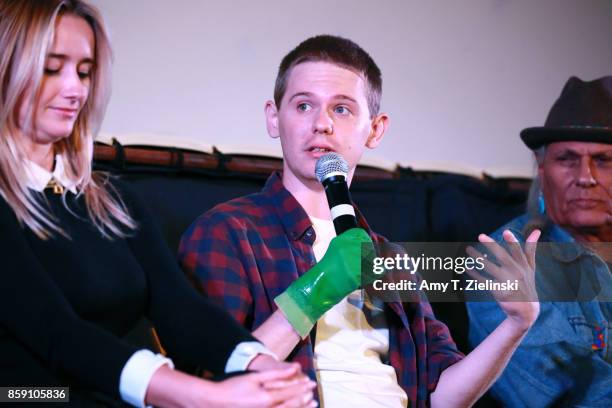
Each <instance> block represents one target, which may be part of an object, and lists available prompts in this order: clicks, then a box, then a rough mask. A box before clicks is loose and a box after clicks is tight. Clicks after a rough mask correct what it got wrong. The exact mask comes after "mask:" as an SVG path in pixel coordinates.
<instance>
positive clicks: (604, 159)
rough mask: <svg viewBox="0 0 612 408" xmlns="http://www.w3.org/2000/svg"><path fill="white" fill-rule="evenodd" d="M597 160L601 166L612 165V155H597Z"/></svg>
mask: <svg viewBox="0 0 612 408" xmlns="http://www.w3.org/2000/svg"><path fill="white" fill-rule="evenodd" d="M595 162H596V163H597V164H598V165H600V166H605V167H608V166H612V157H610V156H601V157H596V158H595Z"/></svg>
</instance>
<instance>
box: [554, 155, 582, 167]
mask: <svg viewBox="0 0 612 408" xmlns="http://www.w3.org/2000/svg"><path fill="white" fill-rule="evenodd" d="M557 161H558V162H559V163H561V164H563V165H572V164H574V163H576V162H578V158H577V157H575V156H572V155H561V156H559V157H557Z"/></svg>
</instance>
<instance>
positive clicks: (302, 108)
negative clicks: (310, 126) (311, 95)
mask: <svg viewBox="0 0 612 408" xmlns="http://www.w3.org/2000/svg"><path fill="white" fill-rule="evenodd" d="M297 108H298V110H299V111H301V112H307V111H309V110H310V109H311V107H310V105H309V104H307V103H300V104H298V106H297Z"/></svg>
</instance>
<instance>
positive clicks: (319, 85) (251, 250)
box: [179, 36, 537, 407]
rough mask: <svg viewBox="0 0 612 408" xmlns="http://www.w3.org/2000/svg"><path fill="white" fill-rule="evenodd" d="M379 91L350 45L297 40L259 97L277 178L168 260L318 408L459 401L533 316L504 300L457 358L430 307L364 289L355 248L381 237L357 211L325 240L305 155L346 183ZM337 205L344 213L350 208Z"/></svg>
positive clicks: (374, 118)
mask: <svg viewBox="0 0 612 408" xmlns="http://www.w3.org/2000/svg"><path fill="white" fill-rule="evenodd" d="M381 92H382V79H381V74H380V70H379V69H378V67H377V66H376V64H375V63H374V61H373V60H372V59H371V57H370V56H369V55H368V54H367V53H366V52H365V51H364V50H363V49H361V47H359V46H358V45H357V44H355V43H353V42H352V41H350V40H347V39H344V38H340V37H335V36H317V37H312V38H309V39H307V40H306V41H304V42H302V43H301V44H300V45H298V47H296V48H295V49H294V50H293V51H291V52H290V53H289V54H287V55H286V56H285V58H284V59H283V60H282V62H281V65H280V68H279V72H278V75H277V79H276V85H275V90H274V101H268V102H267V103H266V105H265V115H266V124H267V129H268V133H269V134H270V136H271V137H273V138H279V139H280V142H281V146H282V150H283V157H284V162H283V171H282V173H273V174H272V175H271V176H270V178H269V179H268V181H267V183H266V185H265V187H264V188H263V190H262V191H261V192H259V193H256V194H252V195H249V196H246V197H242V198H238V199H235V200H231V201H229V202H227V203H224V204H220V205H218V206H216V207H215V208H213V209H211V210H210V211H208V212H207V213H205V214H204V215H202V216H201V217H200V218H198V219H197V220H196V221H195V222H194V223H193V224H192V226H191V227H190V228H189V229H188V230H187V231H186V232H185V234H184V235H183V239H182V241H181V246H180V249H179V257H180V260H181V263H182V266H183V268H184V269H185V270H186V271H187V273H188V274H190V275H191V277H192V278H193V279H192V280H193V281H195V282H196V283H197V286H198V288H199V289H201V290H202V291H203V293H205V294H206V295H207V296H208V297H209V298H210V299H211V300H212V301H214V302H217V303H218V304H220V305H221V306H223V307H224V308H225V309H226V310H228V311H229V312H230V313H231V314H232V315H233V316H234V317H235V318H236V319H237V320H238V321H239V322H240V323H242V324H243V325H244V326H245V327H247V328H248V329H250V330H251V331H253V334H254V335H255V337H257V338H258V339H259V340H260V341H261V342H262V343H264V344H265V345H266V346H267V347H268V348H269V349H270V350H272V351H274V352H275V353H276V354H277V356H278V357H279V358H282V359H285V358H288V359H290V360H292V361H297V362H299V363H301V365H302V367H303V369H304V370H305V371H307V373H308V374H309V375H310V376H311V377H312V378H316V379H317V382H318V386H319V398H320V401H321V402H322V404H323V405H324V406H327V407H338V406H368V407H405V406H407V405H410V406H426V405H430V404H431V405H432V406H444V407H447V406H467V405H470V404H472V403H473V402H474V401H475V400H476V399H477V398H478V397H479V396H480V395H482V393H484V392H485V391H486V389H487V388H488V387H489V385H490V384H491V383H492V381H494V379H495V378H496V377H497V376H498V374H499V373H500V372H501V370H502V369H503V367H504V366H505V363H506V361H507V360H508V358H509V356H510V355H511V354H512V351H513V350H514V349H515V348H516V346H517V345H518V343H519V342H520V339H521V338H522V336H523V335H524V333H525V332H526V330H527V329H528V327H530V325H531V324H532V323H533V321H534V320H535V317H536V316H537V311H535V312H534V309H533V307H531V308H530V307H522V308H521V307H514V309H513V310H512V311H510V312H508V313H509V315H512V319H511V320H512V321H511V322H510V323H502V324H501V325H500V330H498V331H496V332H494V333H493V334H492V335H491V336H490V337H491V338H490V339H487V340H485V341H484V342H483V344H482V345H481V346H479V347H478V348H477V349H476V350H475V351H474V352H473V353H471V354H470V355H469V356H467V357H465V358H463V355H462V354H461V353H459V352H458V351H457V349H456V346H455V344H454V342H453V341H452V339H451V337H450V334H449V332H448V329H447V328H446V326H445V325H444V324H443V323H441V322H439V321H438V320H436V319H435V317H434V315H433V312H432V310H431V307H430V305H429V304H428V303H427V302H419V303H399V302H397V303H376V302H370V301H368V300H367V299H364V297H362V296H361V293H360V291H358V290H357V289H358V287H359V285H360V278H359V277H360V259H359V258H360V257H359V254H360V246H361V243H362V242H370V241H369V239H371V240H372V241H374V242H382V241H383V238H381V237H380V236H378V235H376V234H375V233H374V232H372V231H371V230H370V228H369V227H368V225H367V223H366V221H365V219H364V218H363V216H362V215H361V214H360V213H359V211H358V210H355V216H356V223H357V225H358V226H359V227H360V228H352V229H349V230H348V231H346V232H343V233H342V234H340V235H339V236H338V237H335V236H336V231H335V229H334V223H333V221H332V219H331V218H332V217H331V215H332V214H331V213H330V208H329V206H328V200H327V199H326V193H325V190H324V188H323V186H322V184H321V182H320V181H319V180H318V179H317V176H316V175H315V164H316V163H317V161H318V160H319V158H321V156H324V155H325V154H328V153H330V152H334V153H337V154H339V155H340V156H342V157H343V159H344V160H346V163H347V165H346V167H347V168H346V170H347V171H346V177H345V178H346V181H347V182H348V184H349V185H350V182H351V179H352V177H353V173H354V171H355V167H356V166H357V162H358V161H359V159H360V158H361V155H362V154H363V152H364V150H365V149H366V148H370V149H371V148H375V147H376V146H378V144H379V143H380V142H381V140H382V138H383V136H384V134H385V131H386V129H387V126H388V122H389V118H388V116H387V115H386V114H384V113H379V107H380V97H381ZM341 205H342V206H341V208H340V209H339V210H338V211H339V214H340V216H341V217H342V216H346V215H347V214H348V213H351V211H350V209H349V208H348V207H346V205H347V203H341ZM337 224H338V223H337ZM336 226H338V225H336ZM366 232H367V234H366ZM368 235H369V238H368ZM334 237H335V238H334ZM315 323H316V330H312V331H311V329H312V327H313V325H314V324H315ZM308 334H311V335H310V336H309V335H308ZM253 353H254V352H252V353H251V354H253ZM252 357H253V356H252V355H251V356H250V357H249V358H252ZM251 364H252V366H250V367H254V366H256V365H257V364H265V358H261V359H260V358H259V357H255V358H254V359H253V360H252V363H251ZM468 378H469V381H468V380H467V379H468Z"/></svg>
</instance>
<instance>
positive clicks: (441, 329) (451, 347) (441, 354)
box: [421, 301, 465, 392]
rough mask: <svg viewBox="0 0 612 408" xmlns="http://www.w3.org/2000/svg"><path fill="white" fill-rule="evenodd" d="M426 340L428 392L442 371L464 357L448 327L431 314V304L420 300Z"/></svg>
mask: <svg viewBox="0 0 612 408" xmlns="http://www.w3.org/2000/svg"><path fill="white" fill-rule="evenodd" d="M421 307H422V308H423V309H424V310H423V312H424V324H425V334H426V341H427V376H428V378H427V387H428V389H429V391H430V392H432V391H434V390H435V388H436V386H437V385H438V380H439V379H440V375H441V374H442V371H444V370H445V369H446V368H448V367H449V366H451V365H453V364H455V363H456V362H458V361H460V360H461V359H463V357H465V356H464V355H463V353H461V352H460V351H459V350H458V349H457V346H456V345H455V342H454V341H453V339H452V337H451V334H450V331H449V330H448V327H446V325H445V324H444V323H442V322H441V321H439V320H438V319H436V317H435V316H434V314H433V311H432V309H431V305H430V304H429V302H427V301H422V304H421Z"/></svg>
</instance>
